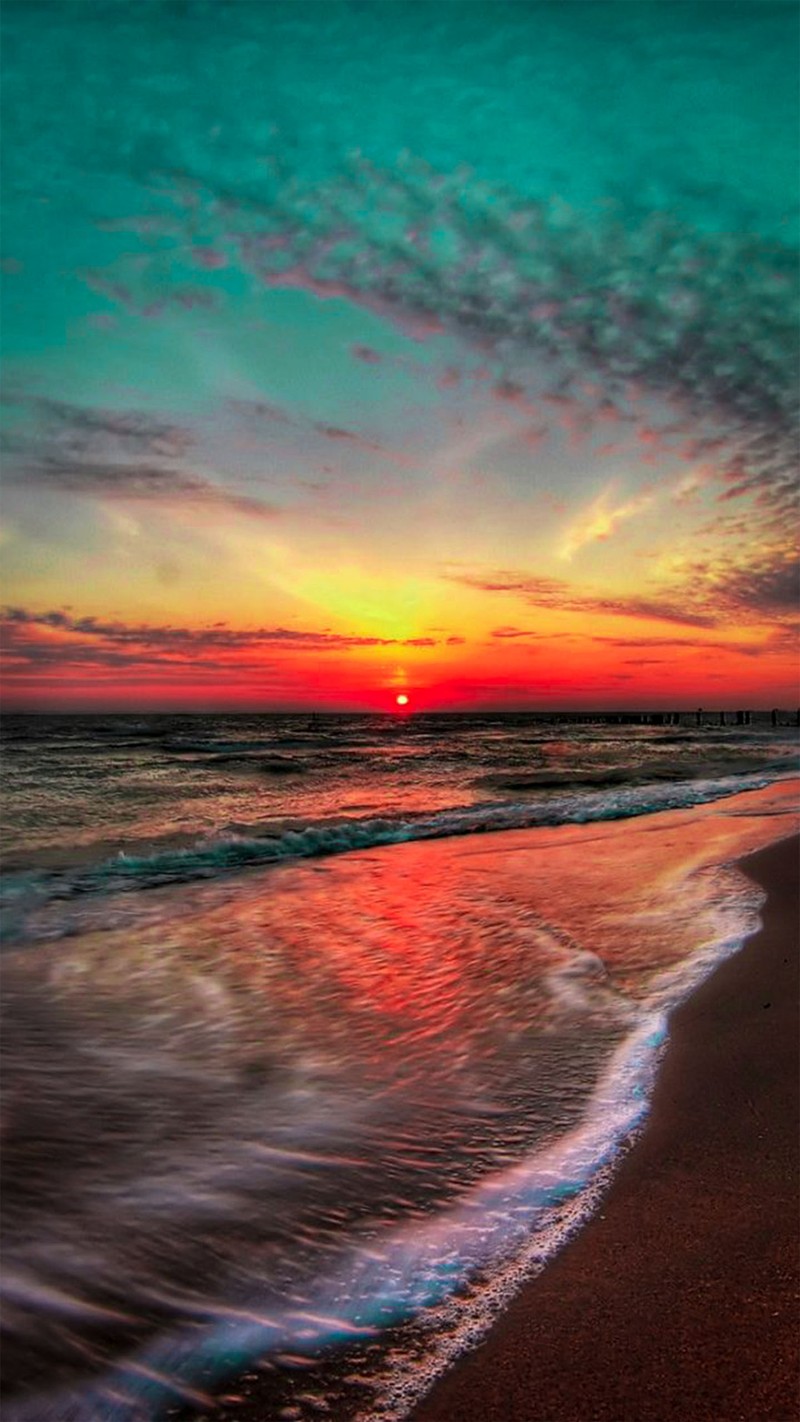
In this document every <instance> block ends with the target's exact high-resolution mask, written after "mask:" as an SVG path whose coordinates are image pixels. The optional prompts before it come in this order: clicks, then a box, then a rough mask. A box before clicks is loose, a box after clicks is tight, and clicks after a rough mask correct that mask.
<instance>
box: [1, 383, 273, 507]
mask: <svg viewBox="0 0 800 1422" xmlns="http://www.w3.org/2000/svg"><path fill="white" fill-rule="evenodd" d="M10 403H15V404H17V405H20V406H22V407H24V408H27V410H28V412H29V416H30V417H31V419H30V422H29V424H28V425H27V426H26V427H25V428H24V430H23V432H22V433H11V434H10V435H8V436H7V437H6V441H5V445H6V450H7V453H8V455H9V456H10V457H9V459H8V461H7V467H6V471H5V472H6V478H7V480H8V482H9V483H13V484H15V485H18V486H30V485H36V486H38V487H40V488H49V489H51V490H53V491H60V492H62V493H69V494H83V495H89V496H93V497H95V498H100V499H113V500H127V501H136V502H154V503H161V504H164V503H173V504H179V505H180V506H181V507H184V508H185V507H187V506H195V507H209V506H211V507H214V508H228V509H230V510H233V511H234V512H236V513H243V514H247V515H249V516H251V517H254V518H258V519H271V518H274V517H275V516H276V514H277V512H278V510H277V509H276V508H275V507H274V506H273V505H271V504H269V503H268V502H266V501H265V500H263V499H259V498H255V497H253V496H252V495H250V494H244V493H240V492H238V491H237V490H235V489H231V488H228V487H227V486H226V485H224V484H220V483H216V482H215V481H214V480H212V479H210V478H208V477H207V476H206V475H205V474H201V473H198V472H196V471H195V470H193V469H191V468H187V466H186V464H185V463H184V456H185V454H186V453H187V452H188V451H189V450H190V449H191V448H192V446H193V444H194V437H193V436H192V434H191V433H190V432H189V431H188V430H187V429H185V428H183V427H182V426H180V425H177V424H175V423H173V422H171V421H168V420H163V419H159V418H157V417H154V416H151V415H149V414H145V413H142V412H141V411H138V410H108V409H103V408H99V407H88V406H83V405H75V404H70V403H68V402H66V401H61V400H49V399H42V398H39V397H34V398H32V399H28V400H25V399H22V400H18V401H13V402H10Z"/></svg>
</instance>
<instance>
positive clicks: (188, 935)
mask: <svg viewBox="0 0 800 1422" xmlns="http://www.w3.org/2000/svg"><path fill="white" fill-rule="evenodd" d="M794 803H795V786H794V784H793V783H791V782H788V781H785V780H784V781H780V782H776V783H775V784H773V785H772V786H771V787H769V788H767V789H765V790H762V791H760V792H755V793H749V794H742V795H738V796H731V797H730V798H726V799H725V800H722V801H717V802H715V803H712V804H709V805H705V806H701V807H695V808H691V809H686V810H680V811H677V812H672V813H666V814H651V815H646V816H642V817H641V818H638V819H635V820H633V821H630V820H629V821H626V822H616V823H610V824H609V823H606V824H603V825H598V826H575V825H565V826H561V827H557V828H553V829H539V830H533V831H525V832H509V833H504V834H501V835H496V836H492V837H490V838H488V839H482V840H476V839H475V838H474V837H468V838H464V839H455V840H453V839H449V840H441V841H439V842H437V843H409V844H405V845H395V846H392V847H390V848H387V849H372V850H369V851H365V852H361V853H356V854H349V855H344V856H341V857H336V858H331V859H327V860H325V861H322V862H315V863H311V864H308V863H291V864H282V865H276V866H273V867H271V868H267V869H261V870H258V871H251V872H250V873H247V874H240V875H238V876H237V877H236V878H227V879H222V880H220V881H218V882H213V883H208V884H191V885H185V886H182V887H171V888H162V889H154V890H152V891H150V893H146V894H142V895H138V896H134V898H132V897H131V896H130V895H122V896H119V895H117V896H115V895H113V894H111V895H108V896H106V898H105V900H104V902H103V909H102V919H101V924H100V927H99V928H98V927H97V915H98V912H99V910H98V903H97V896H94V897H92V896H89V897H86V898H84V899H83V900H82V901H79V903H78V909H77V910H76V911H75V912H74V913H73V917H72V919H71V921H70V932H69V935H68V936H66V937H64V936H62V937H59V938H56V939H55V941H50V942H46V943H42V942H41V941H40V942H38V943H36V944H35V945H31V946H28V947H26V948H22V949H18V950H17V951H15V952H11V953H9V954H8V955H7V957H6V966H5V1003H6V1012H7V1019H8V1023H7V1026H6V1028H5V1031H4V1041H3V1045H4V1051H6V1052H7V1053H8V1055H9V1059H10V1063H11V1065H10V1067H9V1068H8V1070H7V1075H6V1123H5V1128H6V1149H5V1152H4V1169H5V1171H6V1172H7V1179H6V1186H5V1191H4V1198H5V1228H6V1231H7V1237H8V1244H7V1245H6V1248H5V1250H4V1260H5V1271H4V1272H5V1284H4V1287H5V1290H6V1291H7V1297H10V1298H11V1305H10V1311H9V1314H8V1321H9V1325H10V1339H9V1342H8V1343H7V1344H6V1348H5V1361H6V1368H5V1378H6V1387H8V1388H11V1389H14V1388H16V1389H18V1390H19V1389H21V1391H19V1395H18V1397H17V1402H16V1404H15V1405H12V1406H11V1408H10V1411H9V1415H10V1416H12V1417H17V1416H19V1417H20V1418H22V1417H26V1418H27V1417H33V1416H36V1417H37V1418H49V1417H52V1418H53V1419H56V1418H62V1417H63V1418H66V1417H67V1416H70V1417H73V1416H74V1417H86V1418H87V1419H88V1418H89V1417H92V1418H95V1417H101V1416H102V1417H108V1418H112V1417H114V1418H117V1417H118V1418H120V1419H121V1418H128V1417H129V1416H130V1417H133V1416H134V1414H135V1407H136V1406H138V1405H139V1404H140V1403H142V1404H144V1403H146V1405H147V1406H148V1407H149V1408H150V1409H151V1410H152V1409H155V1410H158V1409H159V1407H160V1406H162V1405H164V1403H165V1402H167V1401H168V1400H169V1399H170V1398H172V1400H174V1398H175V1395H176V1390H179V1389H180V1388H182V1387H188V1388H190V1389H191V1388H196V1387H198V1386H199V1387H200V1388H201V1390H202V1389H204V1388H207V1387H209V1386H213V1385H214V1382H215V1380H218V1379H220V1378H221V1377H224V1375H225V1373H226V1372H227V1371H228V1370H229V1369H230V1368H231V1367H232V1366H233V1367H234V1370H238V1369H241V1368H243V1367H245V1366H246V1365H247V1363H248V1362H249V1361H251V1360H253V1359H256V1358H258V1357H263V1356H264V1355H266V1356H267V1357H269V1358H272V1359H273V1361H275V1360H276V1359H277V1361H278V1364H279V1367H280V1366H281V1365H280V1358H281V1357H284V1358H285V1356H286V1355H287V1354H288V1355H292V1356H295V1355H298V1356H304V1355H308V1354H309V1353H310V1354H312V1355H313V1354H315V1353H316V1352H318V1351H319V1349H320V1348H324V1347H325V1346H326V1345H329V1344H330V1343H331V1342H332V1341H336V1342H341V1341H342V1340H343V1339H346V1338H347V1337H348V1336H353V1335H355V1336H358V1335H366V1336H367V1337H368V1338H369V1337H371V1336H372V1334H373V1331H374V1330H375V1329H376V1328H377V1329H380V1328H382V1327H385V1326H386V1325H388V1324H394V1323H396V1322H398V1321H400V1320H402V1319H403V1318H404V1317H406V1316H409V1315H410V1316H411V1317H412V1318H413V1317H414V1316H416V1315H417V1314H419V1312H420V1310H423V1315H422V1316H423V1319H424V1320H425V1323H426V1326H425V1328H424V1329H423V1333H422V1335H420V1334H419V1333H418V1332H415V1331H414V1328H413V1327H412V1329H411V1333H410V1334H409V1335H408V1336H407V1337H406V1338H405V1341H404V1342H402V1341H401V1342H400V1343H399V1344H397V1343H395V1344H394V1345H393V1348H392V1350H391V1354H390V1356H389V1357H388V1358H387V1356H386V1355H385V1353H384V1352H383V1351H382V1350H381V1349H380V1347H378V1348H377V1351H373V1352H371V1353H370V1356H369V1358H368V1359H366V1360H365V1358H364V1357H361V1358H360V1360H359V1361H358V1365H357V1368H356V1369H355V1370H356V1371H357V1373H358V1377H359V1379H360V1381H358V1383H357V1384H349V1383H347V1381H346V1377H344V1376H342V1375H341V1374H340V1375H339V1380H338V1382H336V1384H335V1387H334V1394H333V1396H334V1398H336V1397H338V1399H339V1402H338V1404H337V1405H341V1406H343V1407H344V1408H345V1414H346V1412H347V1408H348V1406H350V1405H351V1403H352V1405H354V1406H355V1402H354V1401H353V1396H352V1394H353V1392H354V1396H355V1399H356V1400H358V1399H361V1400H360V1401H358V1408H360V1407H362V1406H363V1398H364V1396H365V1395H366V1397H367V1398H368V1399H370V1398H371V1401H368V1403H367V1407H368V1408H369V1407H377V1406H378V1401H377V1400H376V1399H378V1400H380V1406H381V1407H383V1406H384V1404H385V1405H386V1406H389V1402H388V1399H389V1398H390V1397H392V1396H395V1397H396V1398H397V1399H403V1398H404V1399H405V1402H402V1405H401V1402H400V1401H397V1404H396V1408H395V1411H394V1412H392V1410H391V1407H395V1404H394V1403H393V1404H391V1407H390V1409H389V1412H388V1414H387V1415H400V1412H401V1411H402V1407H403V1406H405V1405H406V1402H407V1400H408V1396H410V1395H411V1393H413V1391H414V1388H415V1387H417V1386H418V1385H421V1384H422V1380H424V1379H425V1378H426V1377H428V1376H429V1375H430V1373H431V1369H433V1370H434V1371H435V1366H436V1365H435V1363H434V1360H435V1358H436V1357H437V1355H438V1354H441V1355H442V1356H448V1355H449V1354H450V1353H452V1351H453V1349H457V1348H458V1347H460V1346H462V1345H463V1343H464V1340H465V1339H466V1338H468V1337H471V1336H473V1335H474V1333H475V1330H476V1328H478V1327H479V1326H480V1321H481V1320H482V1319H485V1317H486V1316H487V1314H488V1313H490V1312H491V1307H492V1299H495V1300H497V1299H499V1298H501V1297H502V1296H503V1293H504V1290H505V1289H507V1288H508V1287H510V1281H511V1280H512V1279H513V1278H516V1277H517V1276H518V1274H519V1272H520V1270H524V1268H525V1267H529V1266H531V1265H532V1264H535V1262H536V1261H537V1260H539V1261H540V1260H541V1259H543V1258H546V1257H547V1256H548V1254H549V1253H550V1252H551V1251H552V1249H553V1248H555V1247H557V1245H558V1243H559V1241H560V1240H561V1239H562V1238H563V1236H564V1233H565V1232H566V1231H568V1230H569V1228H571V1227H574V1225H575V1224H576V1223H577V1222H579V1221H580V1219H581V1218H582V1217H583V1216H584V1215H585V1214H586V1213H587V1211H590V1210H591V1208H592V1202H593V1199H594V1193H593V1192H594V1190H595V1188H596V1182H597V1172H598V1171H599V1170H602V1169H603V1168H604V1167H605V1166H607V1165H608V1164H609V1163H610V1162H611V1161H612V1160H613V1157H614V1153H615V1150H616V1149H618V1147H619V1145H620V1143H621V1141H622V1140H624V1139H625V1138H626V1137H627V1136H628V1135H629V1134H630V1132H631V1131H634V1130H635V1128H636V1124H637V1122H638V1120H639V1119H640V1117H641V1114H642V1111H643V1110H644V1109H645V1104H646V1095H647V1090H648V1086H649V1082H650V1079H651V1075H652V1070H653V1068H654V1065H655V1061H656V1059H657V1055H658V1051H659V1047H660V1044H661V1043H662V1041H663V1039H664V1033H665V1026H666V1019H665V1014H666V1013H668V1010H669V1007H670V1005H671V1004H672V1003H673V1002H674V1001H676V1000H678V999H679V998H680V996H681V995H682V994H683V993H684V992H685V991H686V990H688V988H689V987H690V986H691V984H692V983H693V982H694V981H696V980H697V979H698V978H699V977H700V976H702V975H703V974H704V973H705V972H706V971H708V968H709V966H710V965H711V964H713V962H715V961H717V960H718V959H719V957H720V956H722V955H724V954H725V953H727V952H730V951H732V950H733V949H734V948H735V947H736V946H738V944H739V943H740V942H741V941H742V938H743V937H744V936H745V935H746V934H747V933H749V932H751V931H752V930H753V928H754V926H755V925H756V923H757V917H756V914H757V906H758V894H757V892H756V891H755V890H754V889H753V887H752V886H751V885H748V883H747V881H746V880H744V879H742V878H741V877H740V876H739V874H738V873H737V872H736V871H735V870H732V869H730V868H726V867H725V865H726V864H728V863H729V861H730V860H731V859H732V858H733V857H735V856H737V855H739V854H741V853H744V852H746V851H749V850H751V849H754V848H756V847H759V846H760V845H763V844H765V843H768V842H769V841H770V840H772V839H774V838H777V837H779V836H780V835H781V834H783V833H786V832H788V831H789V829H790V828H791V824H792V810H793V806H794ZM81 903H82V904H83V915H84V917H83V921H82V922H81V917H80V913H81ZM62 911H63V906H62V904H61V903H60V902H59V901H58V900H55V901H52V902H51V903H50V904H49V906H47V907H46V908H45V909H42V910H40V913H41V915H42V917H43V918H44V919H46V918H47V916H48V915H50V917H51V919H52V920H53V921H54V922H56V921H58V917H59V914H60V913H61V912H62ZM76 913H77V917H76V916H75V914H76ZM115 915H116V916H117V927H111V926H110V925H111V924H112V923H113V922H114V919H115ZM123 1221H124V1227H122V1228H121V1222H123ZM526 1261H527V1262H526ZM471 1279H472V1280H473V1282H472V1284H471V1285H470V1282H469V1281H470V1280H471ZM476 1280H477V1282H476ZM463 1288H466V1289H467V1294H466V1295H465V1296H464V1297H462V1299H461V1303H460V1304H459V1305H457V1306H456V1311H457V1313H460V1321H459V1323H458V1327H455V1325H454V1323H453V1316H452V1310H453V1307H454V1305H453V1304H452V1303H448V1302H447V1300H448V1298H449V1297H450V1296H451V1295H452V1293H453V1290H454V1289H455V1290H458V1289H463ZM467 1300H468V1301H467ZM438 1307H441V1308H443V1309H444V1315H443V1320H442V1331H441V1332H440V1333H437V1331H436V1330H435V1329H434V1330H433V1332H431V1331H430V1329H431V1322H432V1319H433V1318H434V1317H435V1312H434V1314H430V1313H429V1312H428V1310H430V1309H434V1311H435V1309H436V1308H438ZM447 1319H449V1322H446V1326H445V1320H447ZM454 1329H455V1331H454ZM420 1337H422V1338H423V1340H424V1342H423V1344H422V1345H421V1343H420ZM365 1346H367V1348H370V1347H372V1348H373V1349H374V1345H373V1344H368V1345H365ZM125 1354H127V1355H128V1357H129V1358H131V1359H132V1361H129V1362H128V1363H127V1364H126V1363H124V1362H122V1361H120V1359H121V1358H122V1356H123V1355H125ZM115 1358H116V1359H117V1362H116V1363H115V1362H114V1359H115ZM440 1361H441V1360H440ZM109 1369H111V1371H110V1372H109V1371H108V1370H109ZM143 1370H144V1371H143ZM352 1371H353V1370H352V1369H351V1371H350V1373H347V1370H346V1369H345V1373H346V1374H347V1376H351V1375H352ZM152 1374H157V1375H160V1376H161V1377H162V1378H163V1377H166V1378H167V1379H171V1381H168V1382H164V1383H163V1384H159V1383H157V1382H155V1381H154V1380H153V1377H152V1376H151V1375H152ZM93 1377H94V1378H96V1379H98V1381H95V1382H91V1379H92V1378H93ZM47 1379H49V1385H50V1386H49V1390H50V1392H51V1394H52V1396H51V1397H50V1399H49V1400H46V1399H45V1398H44V1397H43V1396H42V1392H43V1389H44V1384H45V1380H47ZM370 1379H371V1381H370ZM415 1379H416V1382H415V1381H414V1380H415ZM284 1383H285V1379H284ZM281 1385H282V1386H283V1385H284V1384H283V1383H282V1384H281ZM286 1385H287V1386H288V1387H289V1391H290V1392H292V1391H293V1392H297V1391H298V1390H299V1391H301V1392H303V1393H304V1395H308V1396H309V1397H312V1398H313V1397H314V1396H318V1390H319V1388H320V1387H324V1388H326V1389H328V1391H329V1392H330V1388H331V1386H333V1384H332V1383H331V1379H330V1377H329V1376H328V1375H327V1374H324V1375H323V1381H319V1380H317V1382H316V1383H315V1382H314V1380H313V1377H312V1376H310V1375H309V1374H308V1373H307V1372H306V1371H305V1370H303V1374H302V1387H301V1386H300V1384H298V1383H293V1382H291V1380H290V1382H289V1383H288V1384H286ZM65 1386H66V1387H67V1388H68V1389H69V1400H68V1401H67V1400H66V1396H65V1395H64V1394H63V1388H64V1387H65ZM315 1388H316V1389H317V1391H316V1392H315ZM336 1388H338V1389H339V1391H338V1393H337V1392H336ZM309 1389H310V1391H309ZM31 1390H33V1394H34V1395H33V1396H32V1399H31V1401H30V1403H28V1404H25V1403H24V1402H23V1398H24V1396H25V1395H26V1394H28V1393H30V1392H31ZM365 1390H366V1393H365ZM120 1397H121V1398H122V1400H120ZM348 1397H350V1399H351V1400H350V1402H348ZM125 1398H128V1399H129V1400H128V1401H125ZM132 1398H138V1402H137V1403H134V1402H133V1401H131V1400H130V1399H132ZM287 1405H289V1404H287ZM292 1405H295V1404H294V1403H292ZM297 1405H299V1406H300V1407H301V1411H300V1413H299V1414H297V1415H302V1416H306V1415H308V1416H313V1415H315V1413H314V1407H315V1406H316V1404H312V1403H310V1402H309V1403H307V1404H297ZM304 1408H305V1410H303V1409H304ZM309 1408H310V1409H311V1410H310V1411H309V1410H308V1409H309ZM358 1408H356V1411H355V1412H354V1413H353V1415H361V1414H360V1413H358ZM397 1408H399V1409H400V1411H397ZM31 1409H33V1410H32V1411H31ZM364 1415H370V1414H369V1411H367V1413H366V1414H364Z"/></svg>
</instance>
